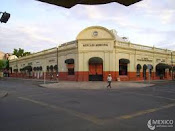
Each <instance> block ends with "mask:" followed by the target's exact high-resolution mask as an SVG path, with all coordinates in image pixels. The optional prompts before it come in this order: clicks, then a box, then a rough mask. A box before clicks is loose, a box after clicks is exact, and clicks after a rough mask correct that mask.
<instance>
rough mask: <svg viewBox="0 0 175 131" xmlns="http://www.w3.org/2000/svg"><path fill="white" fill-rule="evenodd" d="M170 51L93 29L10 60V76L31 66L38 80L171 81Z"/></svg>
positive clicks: (112, 32)
mask: <svg viewBox="0 0 175 131" xmlns="http://www.w3.org/2000/svg"><path fill="white" fill-rule="evenodd" d="M171 52H172V51H170V50H166V49H159V48H155V47H149V46H143V45H137V44H133V43H131V42H129V41H128V40H127V39H126V38H123V37H119V36H118V35H117V33H116V31H115V30H108V29H106V28H104V27H100V26H93V27H88V28H86V29H84V30H83V31H81V32H80V33H79V34H78V36H77V38H76V40H74V41H71V42H67V43H64V44H62V45H60V46H58V48H52V49H48V50H45V51H41V52H38V53H35V54H31V55H29V56H26V57H22V58H19V59H16V60H11V61H10V67H11V68H12V73H11V76H13V77H20V74H21V73H22V72H21V71H20V69H23V68H24V67H25V66H31V69H30V76H31V77H32V78H38V79H43V78H44V77H45V78H46V79H57V77H58V79H59V80H73V81H106V78H107V76H108V74H111V75H112V77H113V80H121V81H128V80H148V78H149V74H150V76H151V79H154V80H155V79H171V78H172V71H173V69H171V68H172V66H170V65H172V63H171V59H172V58H173V59H175V52H174V51H173V52H172V55H173V57H172V58H171ZM148 65H150V66H151V69H148ZM13 69H18V72H14V71H13ZM28 72H29V71H28ZM15 73H16V74H17V75H14V74H15ZM26 74H27V71H26ZM23 75H25V72H24V73H23Z"/></svg>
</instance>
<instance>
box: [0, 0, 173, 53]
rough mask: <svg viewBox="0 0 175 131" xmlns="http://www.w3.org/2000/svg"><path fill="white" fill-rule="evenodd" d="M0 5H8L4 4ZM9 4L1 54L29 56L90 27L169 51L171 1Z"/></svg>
mask: <svg viewBox="0 0 175 131" xmlns="http://www.w3.org/2000/svg"><path fill="white" fill-rule="evenodd" d="M7 1H9V0H7ZM3 2H4V3H6V5H8V2H6V0H3ZM13 2H14V3H13V4H12V5H8V6H9V7H8V6H7V7H8V8H9V11H10V12H11V13H12V16H11V18H10V21H9V22H8V23H7V24H5V25H3V26H2V27H1V35H0V46H1V47H2V48H1V50H3V51H4V52H11V51H13V48H17V47H22V48H24V49H25V50H29V51H32V52H36V51H40V50H43V49H47V48H52V47H55V46H57V45H59V44H61V43H64V42H67V41H71V40H75V38H76V36H77V35H78V33H79V32H80V31H81V30H83V29H84V28H86V27H88V26H94V25H99V26H104V27H106V28H108V29H116V30H117V32H118V34H119V35H120V36H126V37H129V39H130V40H131V42H133V43H140V44H145V45H150V46H153V45H155V46H158V47H160V46H162V45H164V46H162V47H163V48H169V49H173V45H174V41H175V38H174V37H173V36H172V34H175V33H174V31H175V25H174V23H175V1H174V0H166V1H161V2H160V1H159V0H143V1H141V2H139V3H137V4H134V5H131V6H129V7H125V6H123V5H120V4H117V3H110V4H106V5H96V6H90V5H77V6H74V7H73V8H71V9H65V8H62V7H57V6H53V5H50V4H45V3H42V2H37V1H34V0H30V1H28V2H27V4H26V3H25V2H24V0H20V2H18V0H14V1H13ZM19 12H20V13H19ZM170 36H171V37H170ZM162 43H163V44H162Z"/></svg>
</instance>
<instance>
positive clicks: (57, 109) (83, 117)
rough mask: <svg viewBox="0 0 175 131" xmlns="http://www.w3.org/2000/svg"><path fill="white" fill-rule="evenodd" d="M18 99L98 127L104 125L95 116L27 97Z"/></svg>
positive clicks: (102, 121)
mask: <svg viewBox="0 0 175 131" xmlns="http://www.w3.org/2000/svg"><path fill="white" fill-rule="evenodd" d="M18 98H19V99H21V100H25V101H30V102H32V103H35V104H38V105H41V106H44V107H48V108H51V109H54V110H56V111H63V112H66V113H68V114H70V115H73V116H76V117H79V118H81V119H84V120H87V121H90V122H92V123H94V124H96V125H103V124H104V120H102V119H99V118H97V117H95V116H91V115H87V114H85V113H80V112H77V111H74V110H70V109H66V108H63V107H59V106H56V105H50V104H48V103H45V102H42V101H36V100H32V99H29V98H26V97H18Z"/></svg>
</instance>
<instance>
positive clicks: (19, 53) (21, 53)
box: [13, 48, 31, 57]
mask: <svg viewBox="0 0 175 131" xmlns="http://www.w3.org/2000/svg"><path fill="white" fill-rule="evenodd" d="M30 54H31V53H30V52H24V49H21V48H19V49H14V51H13V55H16V56H17V57H19V56H21V57H23V56H26V55H30Z"/></svg>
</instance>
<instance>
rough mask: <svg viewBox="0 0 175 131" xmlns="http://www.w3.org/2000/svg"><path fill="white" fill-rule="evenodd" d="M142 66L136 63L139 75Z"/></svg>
mask: <svg viewBox="0 0 175 131" xmlns="http://www.w3.org/2000/svg"><path fill="white" fill-rule="evenodd" d="M141 68H142V66H141V65H140V64H137V74H136V75H137V76H138V77H140V70H141Z"/></svg>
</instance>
